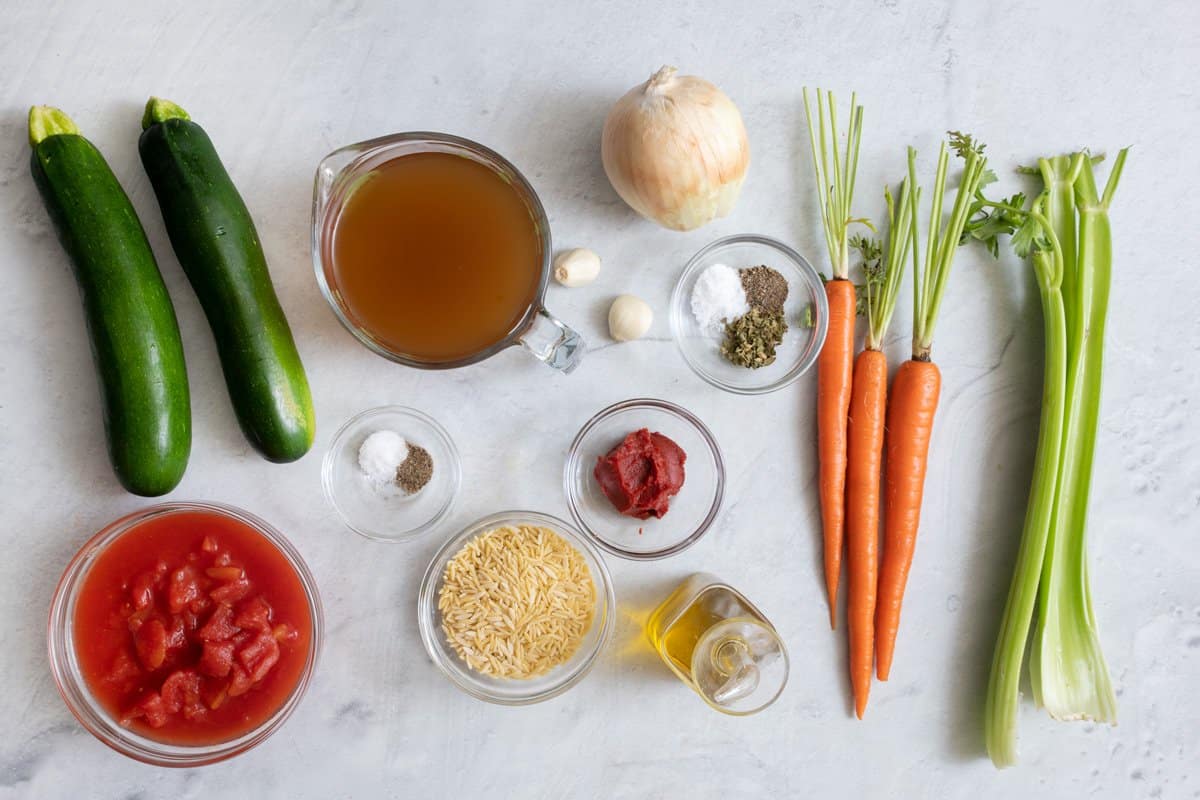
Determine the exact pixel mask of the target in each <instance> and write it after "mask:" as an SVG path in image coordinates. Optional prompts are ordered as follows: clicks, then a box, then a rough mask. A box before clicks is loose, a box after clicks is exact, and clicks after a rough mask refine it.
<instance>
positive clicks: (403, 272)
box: [331, 152, 545, 364]
mask: <svg viewBox="0 0 1200 800" xmlns="http://www.w3.org/2000/svg"><path fill="white" fill-rule="evenodd" d="M542 247H543V245H542V236H541V232H540V231H539V229H538V223H537V215H535V213H534V211H533V210H532V209H531V208H530V207H529V205H528V204H527V202H526V200H525V198H524V197H523V196H522V194H521V193H519V192H518V191H517V190H516V189H515V187H514V186H513V185H512V184H511V183H510V182H509V181H508V180H506V179H505V178H504V177H503V176H501V175H500V174H499V173H497V172H496V171H495V170H494V169H492V168H490V167H489V166H488V165H486V164H482V163H480V162H478V161H475V160H473V159H471V158H468V157H466V156H461V155H457V154H455V153H447V152H417V153H410V154H406V155H400V156H397V157H395V158H392V159H389V160H387V161H384V162H382V163H380V164H379V165H378V166H376V167H375V168H374V169H372V170H371V171H370V172H369V173H367V174H366V175H365V176H364V177H363V178H362V182H361V183H360V184H359V185H358V186H356V187H354V188H353V189H352V191H350V192H349V194H348V196H347V197H346V198H345V200H344V201H343V203H342V207H341V209H340V211H339V213H338V215H337V219H336V221H335V225H334V228H333V241H332V248H331V250H332V252H331V255H332V262H333V263H332V270H331V271H332V277H333V281H334V283H335V284H336V291H337V292H338V294H339V295H340V297H341V300H342V302H343V304H344V307H345V310H346V313H347V315H348V316H349V317H350V318H351V320H352V321H353V323H354V324H356V325H358V326H359V327H361V328H362V329H364V330H365V331H367V332H369V333H370V335H371V336H372V337H373V338H374V339H376V340H377V341H378V342H379V343H380V344H381V345H383V346H384V347H385V348H387V349H388V350H390V351H392V352H395V353H398V354H403V355H405V356H407V357H409V358H411V359H414V360H416V361H421V362H426V363H433V364H436V363H439V362H450V361H455V360H458V359H462V358H467V357H469V356H471V355H473V354H475V353H479V352H480V351H482V350H486V349H487V348H489V347H492V346H493V345H496V344H497V343H498V342H501V341H502V340H504V339H505V338H506V337H508V336H509V335H510V334H511V333H512V332H513V330H514V329H515V328H516V327H517V326H518V325H519V324H520V323H521V321H522V320H523V319H524V318H525V316H526V314H527V312H528V311H529V309H530V308H531V307H532V306H534V305H535V304H536V303H537V301H538V289H539V285H540V281H541V275H542V269H543V262H544V259H545V254H544V253H543V250H542Z"/></svg>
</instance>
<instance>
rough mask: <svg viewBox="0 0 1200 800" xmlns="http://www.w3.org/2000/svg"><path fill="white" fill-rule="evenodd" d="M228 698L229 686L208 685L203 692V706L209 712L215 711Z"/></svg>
mask: <svg viewBox="0 0 1200 800" xmlns="http://www.w3.org/2000/svg"><path fill="white" fill-rule="evenodd" d="M228 696H229V684H228V683H219V684H216V685H215V686H213V685H210V686H209V688H208V689H207V690H206V691H205V692H204V705H206V706H208V707H209V709H210V710H212V711H216V710H217V709H218V708H220V707H221V705H222V704H223V703H224V702H225V698H226V697H228Z"/></svg>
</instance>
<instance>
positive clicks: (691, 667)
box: [646, 573, 788, 715]
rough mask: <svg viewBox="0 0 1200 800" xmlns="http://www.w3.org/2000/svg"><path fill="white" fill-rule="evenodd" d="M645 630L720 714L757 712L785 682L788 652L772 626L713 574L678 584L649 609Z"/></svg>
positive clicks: (680, 674)
mask: <svg viewBox="0 0 1200 800" xmlns="http://www.w3.org/2000/svg"><path fill="white" fill-rule="evenodd" d="M646 633H647V636H649V638H650V643H651V645H652V646H653V647H654V650H655V651H656V652H657V653H658V654H659V657H660V658H662V660H663V661H664V662H665V663H666V665H667V666H668V667H670V668H671V671H672V672H674V673H675V674H676V675H677V676H678V677H679V679H680V680H681V681H683V682H684V683H686V684H687V685H688V686H690V687H691V688H692V689H693V690H695V692H696V693H697V694H699V695H700V696H701V697H702V698H704V700H705V702H707V703H708V704H709V705H710V706H712V707H713V708H715V709H717V710H718V711H721V712H723V713H726V714H735V715H744V714H753V713H755V712H756V711H761V710H762V709H763V708H766V707H767V706H768V705H770V704H771V703H773V702H774V701H775V698H777V697H778V696H779V693H780V692H782V691H783V687H784V685H785V684H786V683H787V674H788V660H787V652H786V650H785V649H784V646H783V642H782V641H781V640H780V639H779V634H778V633H777V632H776V631H775V628H774V626H772V625H771V623H770V621H768V620H767V618H766V617H765V616H763V614H762V612H761V611H759V610H758V609H757V608H755V607H754V605H753V604H752V603H751V602H750V601H749V600H747V599H746V598H745V597H744V596H743V595H742V594H741V593H739V592H738V591H737V590H735V589H734V588H733V587H731V586H728V585H727V584H724V583H722V582H721V581H720V580H719V579H717V577H716V576H714V575H711V574H708V573H697V574H695V575H692V576H691V577H690V578H688V579H687V580H685V581H684V582H683V583H682V584H680V585H679V586H678V587H677V588H676V589H675V591H673V592H672V593H671V594H670V595H669V596H668V597H667V598H666V599H665V600H664V601H663V602H662V603H661V604H660V605H659V606H658V608H656V609H655V610H654V611H653V612H652V613H651V614H650V618H649V620H648V622H647V623H646Z"/></svg>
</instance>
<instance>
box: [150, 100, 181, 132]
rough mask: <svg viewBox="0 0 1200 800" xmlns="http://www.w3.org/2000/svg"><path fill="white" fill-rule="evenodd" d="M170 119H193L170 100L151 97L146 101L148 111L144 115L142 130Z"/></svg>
mask: <svg viewBox="0 0 1200 800" xmlns="http://www.w3.org/2000/svg"><path fill="white" fill-rule="evenodd" d="M169 119H191V117H190V116H188V113H187V112H186V111H184V110H183V107H182V106H179V105H177V104H175V103H172V102H171V101H170V100H164V99H162V98H161V97H151V98H150V99H149V100H147V101H146V111H145V113H144V114H142V130H146V129H147V128H149V127H150V126H151V125H154V124H155V123H158V122H166V121H167V120H169Z"/></svg>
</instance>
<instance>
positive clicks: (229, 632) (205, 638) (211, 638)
mask: <svg viewBox="0 0 1200 800" xmlns="http://www.w3.org/2000/svg"><path fill="white" fill-rule="evenodd" d="M239 630H241V629H240V628H238V626H236V625H234V624H233V607H232V606H230V605H229V604H228V603H221V604H220V605H219V606H217V607H216V608H215V609H214V610H213V612H212V615H211V616H210V617H209V618H208V622H206V623H204V626H203V627H202V628H200V630H198V631H196V638H197V639H199V640H200V641H202V642H223V641H225V640H226V639H230V638H232V637H233V635H234V634H235V633H237V632H238V631H239Z"/></svg>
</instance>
